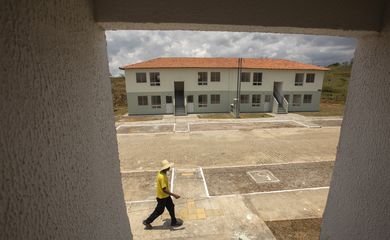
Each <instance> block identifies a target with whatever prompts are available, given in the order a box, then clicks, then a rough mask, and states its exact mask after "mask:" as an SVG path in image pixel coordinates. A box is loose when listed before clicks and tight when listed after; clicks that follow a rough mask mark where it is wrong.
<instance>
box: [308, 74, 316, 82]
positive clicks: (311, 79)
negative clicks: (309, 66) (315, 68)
mask: <svg viewBox="0 0 390 240" xmlns="http://www.w3.org/2000/svg"><path fill="white" fill-rule="evenodd" d="M314 78H315V74H314V73H308V74H306V82H307V83H314Z"/></svg>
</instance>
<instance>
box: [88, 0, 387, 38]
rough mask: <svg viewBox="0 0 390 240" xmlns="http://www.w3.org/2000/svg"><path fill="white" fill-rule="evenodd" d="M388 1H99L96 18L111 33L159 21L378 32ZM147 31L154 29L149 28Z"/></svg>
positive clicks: (190, 24)
mask: <svg viewBox="0 0 390 240" xmlns="http://www.w3.org/2000/svg"><path fill="white" fill-rule="evenodd" d="M383 2H384V1H383V0H371V1H356V0H342V1H340V0H328V1H307V0H290V1H285V0H261V1H258V0H244V1H240V2H239V3H237V1H235V0H214V1H208V0H197V1H183V0H165V1H159V0H149V1H128V0H111V1H106V0H95V15H96V19H97V21H98V22H101V23H103V24H104V25H105V26H106V27H107V29H115V28H118V27H119V28H125V27H137V26H136V25H132V26H131V25H127V24H126V23H141V24H144V23H160V24H158V26H156V27H157V28H165V29H167V28H171V29H180V27H181V28H186V29H188V28H192V29H196V28H197V27H196V26H194V25H193V24H208V25H209V24H214V25H216V26H214V27H213V26H209V27H210V28H211V29H214V30H222V29H221V27H222V26H223V25H225V26H226V25H231V26H230V27H228V28H224V29H223V30H228V31H232V30H233V28H234V27H232V26H237V25H241V26H243V25H247V26H266V27H296V28H328V29H346V30H379V29H380V27H381V17H380V16H381V13H382V12H381V10H382V7H383ZM161 23H185V25H184V24H183V25H181V26H177V25H176V26H175V25H167V24H161ZM156 25H157V24H156ZM218 25H219V26H218ZM138 27H140V25H138ZM142 27H148V28H150V27H153V26H151V25H148V24H144V25H143V26H142ZM198 29H200V28H198ZM237 30H238V29H237ZM241 30H242V29H241ZM266 30H268V31H270V30H271V31H272V30H273V29H272V28H268V29H266Z"/></svg>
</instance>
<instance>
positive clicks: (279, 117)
mask: <svg viewBox="0 0 390 240" xmlns="http://www.w3.org/2000/svg"><path fill="white" fill-rule="evenodd" d="M267 114H269V115H271V116H273V117H272V118H239V119H212V118H208V119H207V118H198V115H197V114H188V115H186V116H174V115H163V118H162V119H161V120H153V121H136V122H116V123H115V124H116V126H117V127H118V126H120V125H153V124H179V123H210V122H221V123H245V122H273V121H275V122H277V121H297V122H300V123H303V124H305V123H306V124H307V125H309V126H311V125H313V126H318V125H316V124H312V123H311V122H312V121H313V120H323V119H332V120H340V121H341V120H342V117H341V116H334V117H332V116H329V117H305V116H302V115H299V114H295V113H288V114H273V113H267Z"/></svg>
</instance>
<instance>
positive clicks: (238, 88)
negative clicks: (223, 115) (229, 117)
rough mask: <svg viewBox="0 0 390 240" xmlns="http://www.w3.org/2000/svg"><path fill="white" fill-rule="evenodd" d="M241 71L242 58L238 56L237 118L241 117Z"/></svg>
mask: <svg viewBox="0 0 390 240" xmlns="http://www.w3.org/2000/svg"><path fill="white" fill-rule="evenodd" d="M241 72H242V58H238V62H237V94H236V95H237V96H236V99H237V102H236V106H235V115H236V118H240V105H241Z"/></svg>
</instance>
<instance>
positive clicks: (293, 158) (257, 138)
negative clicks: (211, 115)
mask: <svg viewBox="0 0 390 240" xmlns="http://www.w3.org/2000/svg"><path fill="white" fill-rule="evenodd" d="M120 129H121V128H120ZM120 129H119V130H120ZM339 133H340V129H339V128H315V129H314V128H313V129H308V128H273V129H258V130H253V131H200V132H190V133H180V134H177V133H176V134H175V133H166V134H161V133H160V134H153V133H151V134H137V135H121V134H118V135H117V138H118V144H119V158H120V160H121V170H122V171H126V170H146V169H152V170H154V169H158V168H159V166H160V162H161V160H163V159H168V160H169V161H172V162H174V163H175V167H177V168H192V167H198V166H201V167H206V166H231V165H246V164H263V163H283V162H297V161H299V162H302V161H303V162H310V161H320V160H334V159H335V155H336V149H337V143H338V139H339Z"/></svg>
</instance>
